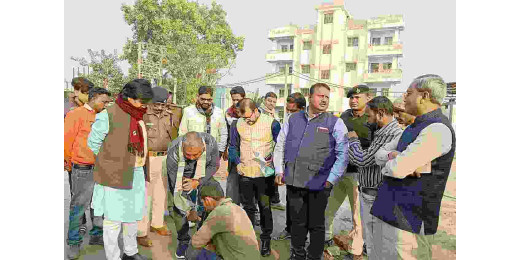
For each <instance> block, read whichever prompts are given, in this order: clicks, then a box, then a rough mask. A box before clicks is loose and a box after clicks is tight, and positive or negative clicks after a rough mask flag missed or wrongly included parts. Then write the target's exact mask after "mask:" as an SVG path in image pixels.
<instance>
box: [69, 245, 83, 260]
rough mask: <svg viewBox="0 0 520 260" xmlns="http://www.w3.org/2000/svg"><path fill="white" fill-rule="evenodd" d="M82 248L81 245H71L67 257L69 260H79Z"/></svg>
mask: <svg viewBox="0 0 520 260" xmlns="http://www.w3.org/2000/svg"><path fill="white" fill-rule="evenodd" d="M80 248H81V244H78V245H70V246H69V253H68V254H67V257H68V258H69V259H78V258H79V250H80Z"/></svg>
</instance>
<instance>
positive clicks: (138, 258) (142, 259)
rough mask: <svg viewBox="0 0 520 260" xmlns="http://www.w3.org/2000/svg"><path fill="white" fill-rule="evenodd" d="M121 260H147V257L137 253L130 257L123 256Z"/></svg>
mask: <svg viewBox="0 0 520 260" xmlns="http://www.w3.org/2000/svg"><path fill="white" fill-rule="evenodd" d="M121 260H148V257H146V256H144V255H141V254H139V253H137V254H135V255H132V256H129V255H127V254H123V257H122V258H121Z"/></svg>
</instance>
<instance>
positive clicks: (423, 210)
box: [370, 109, 455, 235]
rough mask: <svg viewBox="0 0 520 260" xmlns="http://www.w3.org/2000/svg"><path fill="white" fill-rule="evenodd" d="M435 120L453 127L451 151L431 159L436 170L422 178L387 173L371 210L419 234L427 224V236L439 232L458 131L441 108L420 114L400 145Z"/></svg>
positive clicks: (410, 140) (400, 147)
mask: <svg viewBox="0 0 520 260" xmlns="http://www.w3.org/2000/svg"><path fill="white" fill-rule="evenodd" d="M433 123H442V124H444V125H446V126H447V127H448V128H449V129H450V131H451V136H452V144H451V149H450V151H449V152H448V153H446V154H445V155H443V156H440V157H438V158H435V159H434V160H433V161H432V162H431V166H432V167H431V169H432V172H431V173H430V174H423V175H422V176H421V178H415V177H405V178H404V179H397V178H392V177H388V176H384V178H383V183H382V185H381V186H380V187H379V191H378V194H377V198H376V200H375V201H374V204H373V206H372V210H371V212H370V213H371V214H372V215H374V216H375V217H378V218H379V219H381V220H383V221H385V222H386V223H388V224H390V225H392V226H394V227H396V228H399V229H402V230H406V231H409V232H412V233H417V234H419V233H420V231H421V227H422V225H424V234H425V235H431V234H435V233H436V232H437V226H438V223H439V211H440V207H441V201H442V196H443V194H444V189H445V187H446V181H447V180H448V175H449V173H450V169H451V163H452V161H453V157H454V155H455V131H454V130H453V128H452V126H451V123H450V122H449V120H448V118H446V116H444V115H443V114H442V111H441V109H437V110H434V111H432V112H430V113H427V114H424V115H422V116H419V117H417V118H416V119H415V122H414V123H413V124H411V125H410V126H409V127H407V128H406V129H405V130H404V132H403V134H402V135H401V138H400V139H399V143H398V145H397V150H398V151H399V152H402V151H404V150H405V149H406V147H408V145H409V144H411V143H412V142H414V141H415V139H416V138H417V136H418V135H419V133H420V132H421V131H422V130H423V129H424V128H426V127H427V126H429V125H430V124H433Z"/></svg>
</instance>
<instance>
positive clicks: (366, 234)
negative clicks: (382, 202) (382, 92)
mask: <svg viewBox="0 0 520 260" xmlns="http://www.w3.org/2000/svg"><path fill="white" fill-rule="evenodd" d="M359 198H360V201H361V222H362V223H363V224H362V225H363V240H364V241H365V245H366V247H367V255H368V259H371V260H372V259H374V260H377V259H385V258H384V257H383V256H384V255H381V253H382V252H383V248H382V237H383V233H382V232H383V230H382V225H381V223H382V222H380V221H377V218H376V217H374V216H373V215H372V214H370V210H371V209H372V205H373V204H374V200H375V199H376V197H374V196H371V195H368V194H366V193H363V192H359Z"/></svg>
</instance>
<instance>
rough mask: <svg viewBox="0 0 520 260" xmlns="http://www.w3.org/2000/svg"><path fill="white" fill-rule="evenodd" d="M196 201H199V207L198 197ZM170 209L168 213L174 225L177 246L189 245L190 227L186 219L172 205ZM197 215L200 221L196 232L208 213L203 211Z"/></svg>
mask: <svg viewBox="0 0 520 260" xmlns="http://www.w3.org/2000/svg"><path fill="white" fill-rule="evenodd" d="M189 198H190V199H191V196H189ZM196 199H197V200H198V201H199V205H201V204H202V202H201V201H200V196H197V198H196ZM171 209H172V210H171V211H170V214H169V217H170V218H172V220H173V223H174V224H175V229H176V231H177V241H178V242H179V245H183V244H189V243H190V240H191V236H190V234H189V232H190V225H189V221H188V219H187V218H186V216H185V214H184V213H182V212H181V210H179V209H178V208H177V207H176V206H175V205H173V207H172V208H171ZM198 215H199V217H200V218H201V220H200V221H199V223H198V225H197V230H199V229H200V228H201V227H202V224H203V223H204V221H205V220H206V218H207V217H208V213H207V212H205V211H203V212H198Z"/></svg>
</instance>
